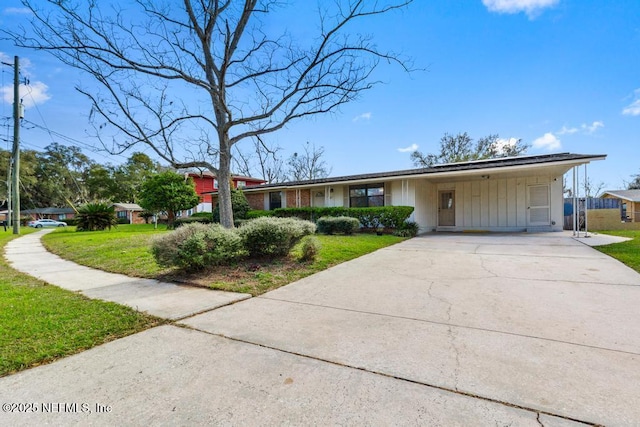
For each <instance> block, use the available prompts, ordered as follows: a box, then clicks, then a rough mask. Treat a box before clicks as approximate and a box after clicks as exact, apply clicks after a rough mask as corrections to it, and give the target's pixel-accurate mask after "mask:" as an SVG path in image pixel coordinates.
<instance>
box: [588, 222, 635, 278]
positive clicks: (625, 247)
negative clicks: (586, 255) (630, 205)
mask: <svg viewBox="0 0 640 427" xmlns="http://www.w3.org/2000/svg"><path fill="white" fill-rule="evenodd" d="M600 233H602V234H610V235H612V236H622V237H630V238H632V239H633V240H628V241H626V242H621V243H613V244H611V245H604V246H596V247H595V248H596V249H597V250H599V251H600V252H602V253H605V254H607V255H609V256H612V257H613V258H615V259H617V260H618V261H621V262H623V263H625V264H626V265H628V266H629V267H631V268H633V269H634V270H635V271H637V272H638V273H640V231H631V230H630V231H601V232H600Z"/></svg>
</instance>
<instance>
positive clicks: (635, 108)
mask: <svg viewBox="0 0 640 427" xmlns="http://www.w3.org/2000/svg"><path fill="white" fill-rule="evenodd" d="M634 98H635V99H634V100H633V102H632V103H631V104H629V105H627V106H626V107H624V109H623V110H622V114H624V115H625V116H640V89H636V90H635V91H634Z"/></svg>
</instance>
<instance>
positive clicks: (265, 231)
mask: <svg viewBox="0 0 640 427" xmlns="http://www.w3.org/2000/svg"><path fill="white" fill-rule="evenodd" d="M315 231H316V225H315V224H314V223H312V222H309V221H301V220H299V219H296V218H271V217H262V218H256V219H252V220H250V221H247V222H245V223H244V224H243V225H242V226H241V227H240V228H239V229H238V234H239V235H240V237H242V241H243V242H244V247H245V249H246V250H247V251H248V252H249V255H250V256H253V257H275V256H286V255H287V254H288V253H289V251H290V250H291V249H292V248H293V247H294V246H295V245H296V243H298V242H299V241H300V240H301V239H302V238H303V237H304V236H308V235H310V234H313V233H315Z"/></svg>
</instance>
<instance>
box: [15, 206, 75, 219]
mask: <svg viewBox="0 0 640 427" xmlns="http://www.w3.org/2000/svg"><path fill="white" fill-rule="evenodd" d="M20 215H21V216H30V217H31V218H33V219H44V218H48V219H55V220H56V221H64V220H65V219H71V218H73V217H75V216H76V211H75V210H74V209H72V208H36V209H25V210H22V211H20Z"/></svg>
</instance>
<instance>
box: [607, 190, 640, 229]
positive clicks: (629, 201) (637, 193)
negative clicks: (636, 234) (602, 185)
mask: <svg viewBox="0 0 640 427" xmlns="http://www.w3.org/2000/svg"><path fill="white" fill-rule="evenodd" d="M600 197H602V198H605V199H618V200H620V219H621V220H622V221H627V222H640V190H610V191H605V192H604V193H602V194H601V195H600Z"/></svg>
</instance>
